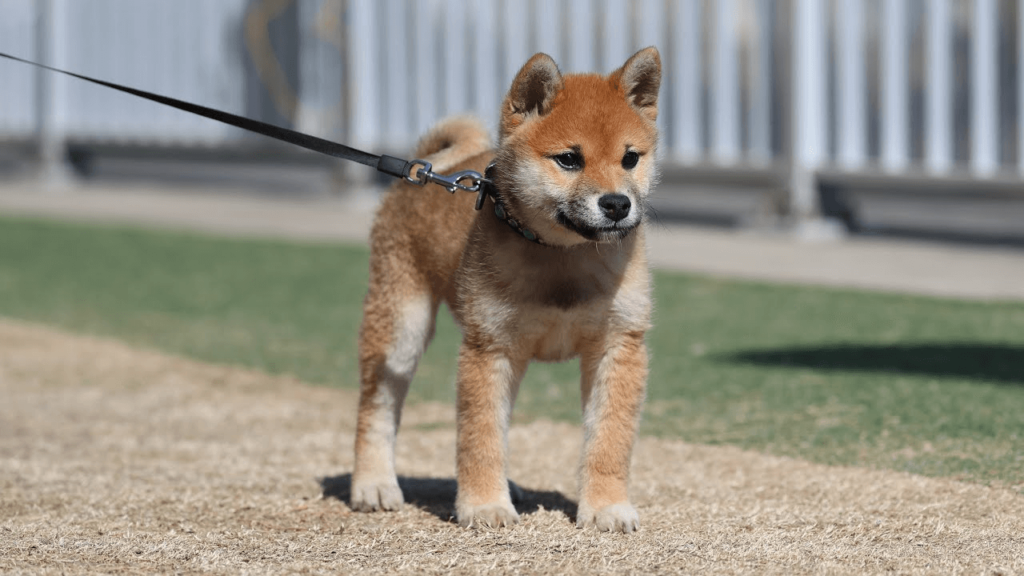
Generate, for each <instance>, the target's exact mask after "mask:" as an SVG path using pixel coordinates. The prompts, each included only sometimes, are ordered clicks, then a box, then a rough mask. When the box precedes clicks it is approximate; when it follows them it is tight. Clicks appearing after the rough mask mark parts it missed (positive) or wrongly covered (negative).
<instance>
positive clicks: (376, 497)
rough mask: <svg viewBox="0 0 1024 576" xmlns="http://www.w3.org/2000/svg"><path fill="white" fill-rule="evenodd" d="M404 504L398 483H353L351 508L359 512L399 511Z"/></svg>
mask: <svg viewBox="0 0 1024 576" xmlns="http://www.w3.org/2000/svg"><path fill="white" fill-rule="evenodd" d="M404 502H405V499H404V498H403V497H402V489H401V488H399V487H398V482H395V481H392V482H378V483H372V482H367V483H362V482H353V483H352V500H351V502H349V507H350V508H352V509H353V510H355V511H357V512H376V511H377V510H398V509H400V508H401V507H402V504H403V503H404Z"/></svg>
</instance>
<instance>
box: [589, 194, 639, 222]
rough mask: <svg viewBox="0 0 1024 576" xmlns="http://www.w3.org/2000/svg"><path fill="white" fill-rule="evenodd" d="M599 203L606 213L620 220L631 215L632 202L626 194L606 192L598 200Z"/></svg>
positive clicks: (613, 218)
mask: <svg viewBox="0 0 1024 576" xmlns="http://www.w3.org/2000/svg"><path fill="white" fill-rule="evenodd" d="M597 205H598V206H600V207H601V210H603V211H604V215H605V216H607V217H609V218H611V219H612V220H614V221H616V222H618V221H619V220H622V219H623V218H625V217H626V216H629V207H630V206H632V205H633V204H632V202H630V201H629V196H626V195H625V194H605V195H604V196H601V197H600V198H599V199H598V200H597Z"/></svg>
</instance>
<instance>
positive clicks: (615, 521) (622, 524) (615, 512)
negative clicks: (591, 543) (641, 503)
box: [576, 502, 640, 534]
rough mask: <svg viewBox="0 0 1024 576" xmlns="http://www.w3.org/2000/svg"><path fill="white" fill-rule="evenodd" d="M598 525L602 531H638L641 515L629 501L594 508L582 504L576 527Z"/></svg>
mask: <svg viewBox="0 0 1024 576" xmlns="http://www.w3.org/2000/svg"><path fill="white" fill-rule="evenodd" d="M590 526H594V527H596V528H597V529H598V530H600V531H601V532H624V533H626V534H628V533H630V532H636V531H637V530H638V529H639V528H640V516H638V515H637V513H636V509H635V508H633V506H632V505H631V504H630V503H628V502H623V503H620V504H610V505H608V506H605V507H604V508H601V509H600V510H594V509H593V508H591V507H590V506H586V505H580V507H579V510H578V511H577V513H576V527H577V528H588V527H590Z"/></svg>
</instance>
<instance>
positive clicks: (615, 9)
mask: <svg viewBox="0 0 1024 576" xmlns="http://www.w3.org/2000/svg"><path fill="white" fill-rule="evenodd" d="M632 22H633V18H632V16H631V14H630V7H629V4H628V3H627V2H626V0H605V6H604V19H603V20H602V23H601V24H602V25H601V28H602V30H601V32H602V34H601V36H602V37H601V45H602V47H603V48H604V50H603V51H602V54H601V58H602V59H601V67H602V70H601V71H602V72H605V73H607V72H611V71H612V70H615V69H616V68H618V67H619V66H622V64H623V63H624V62H625V61H626V58H629V29H630V27H631V26H632Z"/></svg>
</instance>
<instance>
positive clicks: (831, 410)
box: [0, 219, 1024, 485]
mask: <svg viewBox="0 0 1024 576" xmlns="http://www.w3.org/2000/svg"><path fill="white" fill-rule="evenodd" d="M366 259H367V251H366V249H365V248H363V247H355V246H342V245H310V244H291V243H286V242H277V241H266V240H230V239H221V238H210V237H204V236H196V235H186V234H174V233H164V232H153V231H142V230H131V229H119V228H100V227H89V226H78V225H67V224H54V223H47V222H41V221H31V220H17V219H0V315H4V316H8V317H14V318H21V319H26V320H31V321H35V322H42V323H46V324H51V325H54V326H58V327H62V328H65V329H68V330H71V331H75V332H85V333H92V334H99V335H105V336H111V337H115V338H119V339H122V340H125V341H128V342H130V343H132V344H136V345H141V346H146V347H152V348H158V349H161V350H166V351H169V352H172V353H176V354H182V355H186V356H190V357H193V358H197V359H200V360H205V361H211V362H218V363H225V364H239V365H244V366H248V367H252V368H256V369H260V370H265V371H267V372H270V373H275V374H292V375H295V376H297V377H299V378H301V379H303V380H305V381H308V382H311V383H316V384H327V385H331V386H341V387H346V388H353V387H355V386H357V377H356V374H357V371H356V355H355V350H356V334H357V330H358V325H359V319H360V304H361V302H362V297H363V294H364V291H365V286H366ZM655 286H656V301H657V314H656V327H655V329H654V330H653V331H652V332H651V334H650V337H649V342H650V348H651V353H652V366H651V379H650V386H649V395H648V397H649V403H648V408H647V412H646V415H645V420H644V432H645V433H648V434H659V435H665V436H675V437H680V438H683V439H686V440H689V441H693V442H706V443H727V444H734V445H738V446H742V447H746V448H753V449H757V450H763V451H767V452H770V453H775V454H782V455H789V456H795V457H799V458H805V459H810V460H815V461H819V462H825V463H830V464H850V465H866V466H875V467H883V468H892V469H898V470H906V471H910V472H915V473H921V474H927V475H944V476H953V477H958V478H962V479H966V480H972V481H982V482H996V483H1000V484H1010V485H1021V482H1022V480H1024V303H1019V302H1017V303H978V302H963V301H955V300H941V299H933V298H922V297H913V296H901V295H889V294H876V293H867V292H856V291H847V290H835V289H824V288H811V287H794V286H775V285H764V284H757V283H749V282H736V281H726V280H714V279H707V278H701V277H695V276H686V275H677V274H667V273H658V274H656V275H655ZM458 340H459V336H458V333H457V330H456V329H455V327H454V326H453V324H452V322H451V320H450V318H449V317H448V316H447V314H445V313H442V315H441V319H440V321H439V325H438V331H437V337H436V339H435V342H434V344H433V345H432V346H431V348H430V350H429V351H428V353H427V355H426V357H425V358H424V360H423V362H422V363H421V367H420V371H419V373H418V374H417V378H416V381H415V382H414V383H413V391H412V393H411V399H412V400H413V401H422V400H439V401H452V400H453V397H454V388H453V382H454V374H455V354H456V350H457V348H458ZM577 378H578V369H577V366H576V364H575V363H567V364H561V365H550V364H535V365H533V367H531V369H530V371H529V373H528V374H527V378H526V381H525V382H524V384H523V388H522V392H521V395H520V401H519V405H518V407H517V418H518V419H520V420H523V419H528V418H533V417H540V416H543V417H551V418H558V419H569V420H578V418H579V392H578V387H577Z"/></svg>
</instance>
